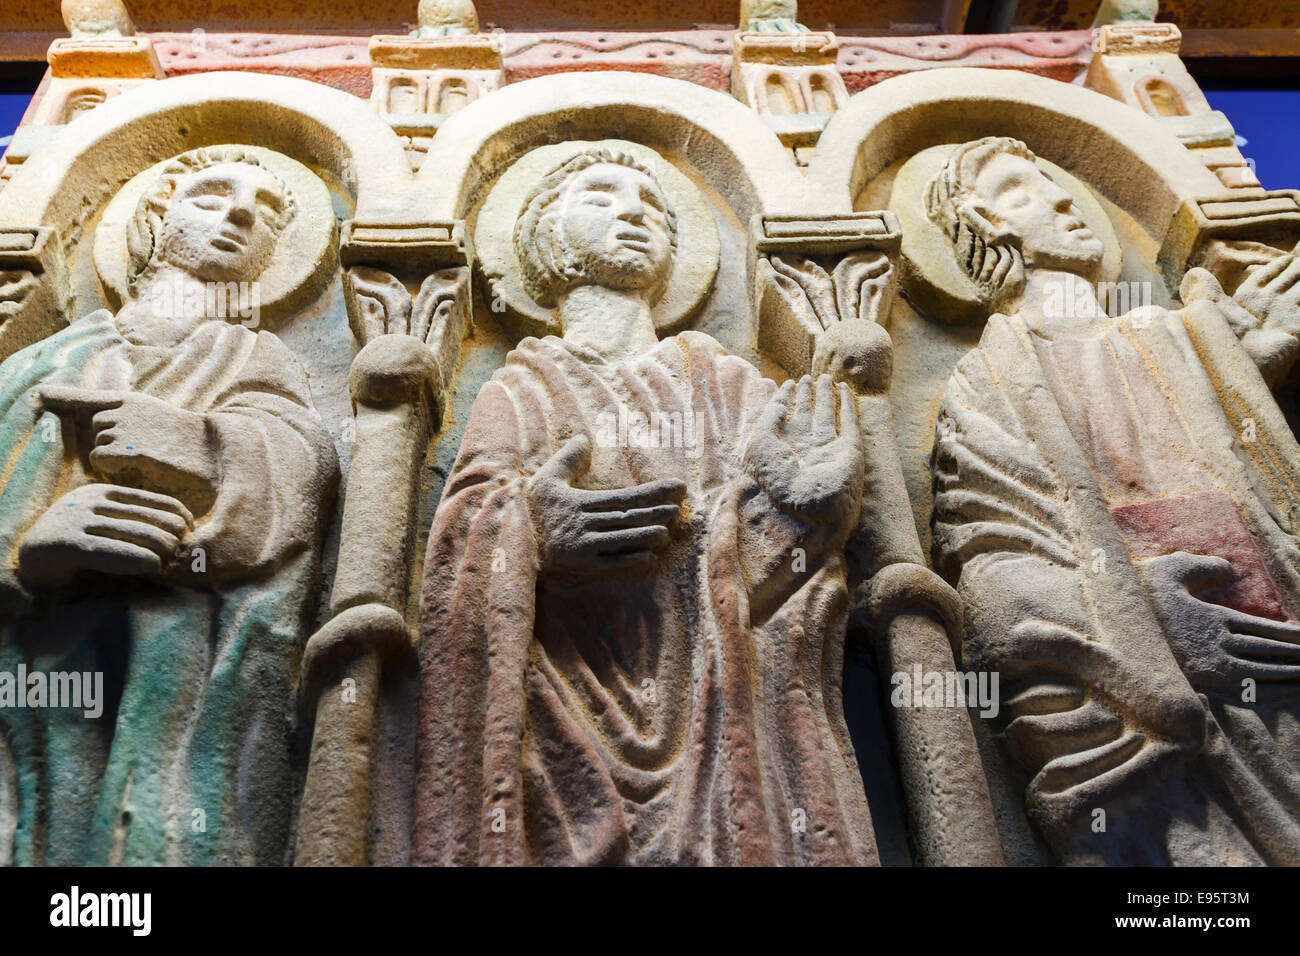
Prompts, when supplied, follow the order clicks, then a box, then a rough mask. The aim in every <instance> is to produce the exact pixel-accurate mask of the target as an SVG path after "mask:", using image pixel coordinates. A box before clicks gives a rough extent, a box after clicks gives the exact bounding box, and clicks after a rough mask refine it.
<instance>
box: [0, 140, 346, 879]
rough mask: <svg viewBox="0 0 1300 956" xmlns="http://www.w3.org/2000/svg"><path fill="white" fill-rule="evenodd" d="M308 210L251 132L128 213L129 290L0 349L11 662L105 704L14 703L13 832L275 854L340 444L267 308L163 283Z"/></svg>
mask: <svg viewBox="0 0 1300 956" xmlns="http://www.w3.org/2000/svg"><path fill="white" fill-rule="evenodd" d="M293 215H294V203H293V197H292V196H291V195H290V194H289V193H288V191H287V190H286V188H285V186H284V184H283V183H282V182H281V181H280V180H279V178H278V177H277V176H275V175H274V174H272V173H271V172H270V171H269V170H268V169H266V168H265V167H263V166H262V165H260V164H259V163H258V161H257V160H256V159H255V158H254V157H252V156H249V155H246V154H245V153H244V151H242V150H241V149H239V148H238V147H215V148H211V149H201V150H195V151H193V152H190V153H185V154H183V155H181V156H179V157H177V158H176V159H175V160H173V161H172V163H171V164H170V165H169V166H167V167H166V168H165V171H164V172H163V174H162V175H161V177H160V178H159V179H158V181H157V182H156V183H154V184H153V185H152V187H151V188H150V189H149V190H148V191H147V192H146V193H145V195H144V196H143V198H142V199H141V200H140V203H139V206H138V208H137V210H136V213H135V216H134V218H133V220H132V221H131V223H130V226H129V236H128V238H129V244H128V246H129V250H130V260H131V261H130V275H131V277H132V279H131V285H130V295H129V299H128V301H127V302H126V303H125V305H124V306H123V308H122V309H121V311H120V312H119V314H118V315H117V316H116V317H114V316H113V315H112V314H110V313H109V312H108V311H106V310H100V311H97V312H93V313H91V314H90V315H87V316H86V317H85V318H83V319H81V320H80V321H78V322H75V323H73V324H72V325H71V326H69V327H68V328H67V329H66V330H64V331H62V332H60V333H58V334H56V335H54V336H51V337H50V338H48V339H46V340H45V341H43V342H40V343H38V344H36V345H33V346H30V347H29V348H27V349H24V350H23V351H21V352H18V353H17V354H15V355H13V356H12V357H11V358H9V359H8V360H7V361H6V362H5V363H4V364H3V366H0V460H3V461H4V462H5V463H6V467H5V469H4V470H3V472H0V553H3V554H4V555H5V556H6V559H5V561H4V563H2V564H0V603H2V604H3V614H2V615H0V669H4V670H10V671H12V670H13V669H14V666H15V664H16V663H17V662H19V661H25V662H26V664H27V667H28V669H29V670H43V671H103V672H105V674H106V675H107V681H106V684H107V686H108V688H109V694H110V699H109V700H108V702H107V706H106V708H105V714H104V717H103V718H101V719H100V720H99V721H94V720H86V719H84V718H83V717H82V716H81V713H80V712H79V711H64V710H27V711H14V710H6V711H0V725H3V732H4V733H3V740H4V743H3V746H4V748H5V749H6V751H7V752H6V753H0V758H3V759H0V800H3V801H4V803H3V805H0V856H4V857H7V858H8V859H11V860H13V861H15V862H18V863H41V862H44V863H61V864H110V863H127V864H133V863H138V864H163V863H243V864H247V863H259V864H282V863H284V862H286V855H287V853H288V850H289V825H290V820H291V816H292V814H291V793H292V785H291V777H290V768H289V758H288V726H287V716H286V715H287V713H288V701H289V695H290V689H291V687H292V681H293V673H294V667H295V666H296V661H297V657H298V655H299V654H300V651H301V644H302V640H303V634H302V626H303V618H304V613H306V612H307V611H308V608H306V606H305V604H306V598H307V595H308V594H309V593H310V585H311V581H312V578H313V576H314V574H315V569H316V564H317V559H318V552H319V547H320V541H319V539H320V526H321V522H322V516H325V515H328V514H329V513H330V508H331V505H332V499H333V494H334V489H335V486H336V482H337V470H338V463H337V459H336V456H335V452H334V449H333V445H332V444H331V442H330V439H329V435H328V432H327V431H326V429H325V427H324V424H323V423H322V422H321V420H320V417H319V416H318V415H317V413H316V411H315V409H314V408H313V407H312V403H311V398H310V393H309V389H308V384H307V379H306V375H305V374H304V372H303V371H302V368H301V366H299V364H298V362H297V361H296V359H295V358H294V356H293V355H292V353H290V352H289V350H288V349H287V348H286V347H285V346H284V345H283V343H281V342H280V340H279V339H278V338H276V337H275V336H274V335H272V334H270V333H269V332H254V331H252V330H251V329H248V328H245V327H243V326H242V325H240V324H237V322H232V321H226V320H225V319H226V317H225V316H216V315H208V314H203V313H202V312H201V311H197V312H196V311H195V310H193V309H191V308H181V307H180V303H177V308H176V309H175V310H174V311H171V312H160V311H159V309H158V303H159V302H162V301H170V297H163V296H158V295H155V294H153V293H154V292H155V290H156V289H157V288H158V286H159V284H162V283H168V284H171V285H174V286H177V287H192V286H194V285H195V284H196V283H198V284H203V283H212V282H222V283H225V282H251V281H254V280H256V279H257V277H258V276H259V275H260V274H261V273H262V272H263V270H264V269H265V268H266V266H267V265H268V263H269V262H270V261H271V258H272V256H273V255H274V253H275V250H276V246H277V243H278V240H279V238H280V235H281V233H282V231H283V229H284V228H285V226H286V224H287V223H288V222H289V220H290V219H291V217H292V216H293Z"/></svg>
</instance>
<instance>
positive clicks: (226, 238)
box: [211, 232, 248, 252]
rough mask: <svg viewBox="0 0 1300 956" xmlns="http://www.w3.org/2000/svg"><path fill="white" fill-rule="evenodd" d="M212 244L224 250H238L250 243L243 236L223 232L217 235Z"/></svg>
mask: <svg viewBox="0 0 1300 956" xmlns="http://www.w3.org/2000/svg"><path fill="white" fill-rule="evenodd" d="M211 244H212V245H213V246H214V247H215V248H217V249H220V250H221V251H222V252H238V251H239V250H240V249H243V248H244V246H246V245H247V244H248V243H247V242H245V241H244V237H243V236H236V235H232V234H230V233H228V232H223V233H222V234H221V235H219V236H217V238H215V239H213V240H212V243H211Z"/></svg>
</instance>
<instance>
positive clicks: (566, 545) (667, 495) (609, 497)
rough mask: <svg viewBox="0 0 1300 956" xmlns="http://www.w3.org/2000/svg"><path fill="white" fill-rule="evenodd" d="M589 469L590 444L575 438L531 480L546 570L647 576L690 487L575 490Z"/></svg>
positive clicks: (672, 482)
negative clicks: (576, 484)
mask: <svg viewBox="0 0 1300 956" xmlns="http://www.w3.org/2000/svg"><path fill="white" fill-rule="evenodd" d="M590 467H591V442H590V440H589V439H588V438H587V436H585V435H575V436H574V437H572V438H570V439H569V440H568V441H567V442H566V443H565V444H564V446H563V447H561V448H560V450H559V451H557V452H556V453H555V454H554V455H552V456H551V458H550V460H549V461H547V463H546V464H545V465H543V466H542V467H541V468H540V469H539V470H538V472H537V473H536V474H535V475H533V477H532V478H531V479H529V482H528V493H529V499H530V504H531V507H532V511H533V516H534V520H535V521H536V522H537V524H538V527H539V529H540V534H541V539H542V541H541V555H542V566H543V569H544V570H546V571H548V572H552V573H573V572H580V573H593V572H594V573H614V572H619V573H642V572H645V571H646V570H648V569H649V568H651V567H652V566H653V565H654V563H655V561H656V560H657V559H658V556H659V554H660V553H661V552H662V551H663V549H664V548H665V547H667V545H668V543H669V541H670V540H671V538H672V534H671V531H670V526H671V525H672V523H673V521H674V520H675V519H676V518H677V516H678V515H679V513H680V512H681V501H682V499H683V498H684V497H685V495H686V485H685V484H684V483H683V482H681V481H677V480H676V479H668V478H664V479H660V480H658V481H649V482H646V483H644V484H640V485H633V486H632V487H630V488H617V489H614V490H601V491H589V490H587V489H583V488H575V487H574V486H573V482H574V481H575V480H576V479H577V478H579V477H580V476H582V475H583V474H584V473H585V472H586V471H587V469H588V468H590Z"/></svg>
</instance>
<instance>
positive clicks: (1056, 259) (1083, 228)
mask: <svg viewBox="0 0 1300 956" xmlns="http://www.w3.org/2000/svg"><path fill="white" fill-rule="evenodd" d="M975 192H976V193H977V194H978V195H979V196H980V197H981V198H982V199H983V203H984V206H985V211H986V212H987V213H988V214H989V218H990V219H991V220H992V222H993V225H994V226H995V227H998V228H1003V229H1008V230H1010V231H1011V232H1012V233H1014V234H1015V235H1016V236H1018V237H1020V240H1021V250H1022V251H1023V252H1024V257H1025V265H1027V266H1038V267H1041V268H1050V269H1069V270H1073V269H1079V268H1085V269H1086V268H1091V267H1094V266H1096V265H1097V264H1098V263H1100V262H1101V257H1102V251H1103V250H1102V245H1101V240H1100V239H1098V238H1097V237H1096V236H1094V235H1093V234H1092V231H1091V230H1089V229H1088V227H1087V225H1085V223H1084V221H1083V214H1082V213H1081V212H1080V211H1079V207H1078V206H1076V205H1075V204H1074V198H1073V197H1072V196H1071V195H1070V193H1069V192H1068V191H1067V190H1065V189H1064V188H1063V187H1061V186H1060V185H1058V184H1057V183H1055V182H1053V181H1052V179H1051V178H1050V177H1048V175H1047V174H1046V173H1045V172H1043V170H1042V169H1040V168H1039V167H1038V166H1037V165H1036V164H1035V163H1032V162H1030V161H1029V160H1027V159H1025V158H1024V157H1022V156H1014V155H1011V154H1009V153H1001V154H999V155H997V156H995V157H994V158H993V159H991V160H990V161H989V162H987V163H986V164H985V165H984V168H983V169H981V170H980V173H979V177H978V179H977V180H976V183H975Z"/></svg>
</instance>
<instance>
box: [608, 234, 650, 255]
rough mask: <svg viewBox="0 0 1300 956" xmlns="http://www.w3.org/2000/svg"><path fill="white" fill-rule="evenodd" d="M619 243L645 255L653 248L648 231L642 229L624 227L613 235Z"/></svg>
mask: <svg viewBox="0 0 1300 956" xmlns="http://www.w3.org/2000/svg"><path fill="white" fill-rule="evenodd" d="M614 238H615V239H616V240H617V241H618V242H619V244H620V245H623V246H626V247H627V248H628V249H634V250H636V251H637V252H643V253H645V254H646V255H649V254H650V251H651V250H652V249H653V248H654V243H653V242H652V241H651V239H650V233H648V232H646V231H645V230H644V229H624V230H623V231H622V232H620V233H619V234H618V235H616V236H615V237H614Z"/></svg>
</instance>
